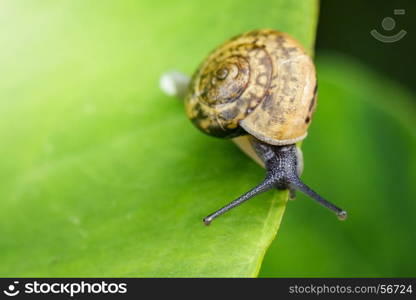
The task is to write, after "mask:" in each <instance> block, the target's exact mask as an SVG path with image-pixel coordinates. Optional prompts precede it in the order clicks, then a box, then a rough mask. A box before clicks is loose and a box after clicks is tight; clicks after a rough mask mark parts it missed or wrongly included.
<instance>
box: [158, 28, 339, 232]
mask: <svg viewBox="0 0 416 300" xmlns="http://www.w3.org/2000/svg"><path fill="white" fill-rule="evenodd" d="M161 88H162V89H163V90H164V91H165V92H166V93H167V94H170V95H177V96H181V97H184V99H185V101H184V102H185V111H186V114H187V116H188V118H189V119H190V120H191V121H192V123H193V124H194V125H195V126H196V127H197V128H198V129H200V130H201V131H202V132H204V133H206V134H208V135H211V136H214V137H219V138H233V140H234V141H235V142H236V143H237V145H238V146H240V148H241V149H242V150H243V151H244V152H246V153H247V154H248V155H249V156H250V157H252V158H253V159H255V160H256V161H257V162H258V163H259V164H261V165H262V166H264V167H265V169H266V176H265V179H264V180H263V181H262V182H261V183H260V184H258V185H257V186H255V187H254V188H252V189H251V190H249V191H248V192H247V193H245V194H243V195H242V196H240V197H238V198H237V199H235V200H234V201H232V202H230V203H229V204H227V205H226V206H224V207H222V208H221V209H219V210H217V211H215V212H214V213H212V214H210V215H208V216H207V217H205V218H204V219H203V222H204V223H205V224H206V225H209V224H210V223H211V222H212V220H214V219H215V218H217V217H218V216H220V215H222V214H224V213H225V212H227V211H229V210H230V209H232V208H234V207H236V206H238V205H240V204H241V203H243V202H245V201H247V200H249V199H250V198H252V197H254V196H256V195H258V194H260V193H263V192H265V191H267V190H270V189H272V188H277V189H279V190H289V197H290V198H291V199H294V198H295V190H299V191H301V192H303V193H304V194H306V195H308V196H310V197H311V198H312V199H314V200H316V201H317V202H318V203H320V204H321V205H323V206H324V207H326V208H328V209H330V210H332V211H333V212H335V213H336V214H337V216H338V218H339V219H341V220H344V219H346V217H347V213H346V211H344V210H343V209H341V208H339V207H337V206H336V205H334V204H332V203H331V202H328V201H327V200H325V199H324V198H322V197H321V196H320V195H319V194H317V193H316V192H314V191H313V190H312V189H311V188H310V187H308V186H307V185H306V184H304V183H303V182H302V181H301V179H300V175H301V173H302V170H303V156H302V152H301V150H300V148H299V147H297V143H299V142H301V141H302V140H303V139H304V138H305V137H306V135H307V129H308V127H309V125H310V123H311V121H312V115H313V113H314V111H315V107H316V100H317V80H316V72H315V66H314V63H313V61H312V59H311V58H310V57H309V56H308V54H307V53H306V51H305V50H304V49H303V47H302V46H301V44H300V43H299V42H297V41H296V40H295V39H294V38H293V37H291V36H289V35H288V34H286V33H283V32H279V31H275V30H272V29H262V30H254V31H250V32H247V33H244V34H241V35H239V36H236V37H234V38H232V39H230V40H229V41H227V42H225V43H224V44H222V45H221V46H219V47H218V48H217V49H215V50H214V51H213V52H212V53H211V54H210V55H209V56H208V57H207V58H206V59H205V60H204V61H203V62H202V64H201V65H200V66H199V68H198V69H197V71H196V72H195V73H194V75H193V76H192V78H191V79H189V78H188V77H187V76H185V75H183V74H181V73H178V72H170V73H166V74H165V75H163V76H162V78H161Z"/></svg>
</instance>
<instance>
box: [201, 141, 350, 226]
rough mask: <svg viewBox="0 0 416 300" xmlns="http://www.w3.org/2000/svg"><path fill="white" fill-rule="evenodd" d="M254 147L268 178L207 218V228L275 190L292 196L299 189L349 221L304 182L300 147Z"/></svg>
mask: <svg viewBox="0 0 416 300" xmlns="http://www.w3.org/2000/svg"><path fill="white" fill-rule="evenodd" d="M253 147H254V149H255V150H256V152H257V154H258V155H259V156H260V157H261V158H262V159H263V161H264V163H265V166H266V171H267V172H266V178H265V179H264V180H263V181H262V182H261V183H260V184H259V185H257V186H256V187H254V188H253V189H251V190H250V191H248V192H247V193H245V194H243V195H242V196H240V197H238V198H237V199H235V200H234V201H232V202H230V203H229V204H227V205H226V206H224V207H222V208H221V209H219V210H217V211H216V212H214V213H212V214H210V215H209V216H207V217H205V218H204V219H203V221H204V223H205V225H209V224H211V222H212V221H213V220H214V219H215V218H217V217H219V216H221V215H222V214H224V213H225V212H227V211H229V210H230V209H232V208H234V207H236V206H238V205H240V204H242V203H243V202H245V201H247V200H249V199H251V198H253V197H254V196H256V195H258V194H261V193H263V192H265V191H267V190H269V189H272V188H278V189H280V190H282V189H289V190H290V193H291V194H292V195H293V193H294V190H299V191H301V192H303V193H304V194H306V195H308V196H309V197H311V198H312V199H313V200H315V201H317V202H318V203H319V204H321V205H322V206H324V207H326V208H328V209H330V210H332V211H333V212H335V214H336V215H337V216H338V218H339V219H340V220H345V219H346V218H347V212H346V211H344V210H343V209H341V208H339V207H337V206H336V205H334V204H332V203H331V202H329V201H327V200H325V199H324V198H322V197H321V196H320V195H318V194H317V193H316V192H314V191H313V190H312V189H311V188H310V187H308V186H307V185H306V184H304V183H303V182H302V181H301V180H300V178H299V176H298V174H297V164H298V162H297V159H298V158H297V154H296V145H289V146H272V145H268V144H265V143H262V142H260V141H257V140H255V141H254V142H253Z"/></svg>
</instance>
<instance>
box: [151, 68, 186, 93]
mask: <svg viewBox="0 0 416 300" xmlns="http://www.w3.org/2000/svg"><path fill="white" fill-rule="evenodd" d="M189 81H190V78H189V76H187V75H185V74H183V73H180V72H178V71H169V72H166V73H164V74H163V75H162V76H161V77H160V82H159V85H160V89H161V90H162V91H163V92H164V93H165V94H166V95H168V96H175V97H179V98H183V97H185V94H186V91H187V89H188V85H189Z"/></svg>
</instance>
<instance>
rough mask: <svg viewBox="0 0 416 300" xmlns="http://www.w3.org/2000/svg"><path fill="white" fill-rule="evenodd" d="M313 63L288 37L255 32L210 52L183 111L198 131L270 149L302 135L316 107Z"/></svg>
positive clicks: (234, 39)
mask: <svg viewBox="0 0 416 300" xmlns="http://www.w3.org/2000/svg"><path fill="white" fill-rule="evenodd" d="M315 87H316V78H315V69H314V66H313V63H312V61H311V60H310V58H309V57H308V56H307V54H306V53H305V51H304V50H303V48H302V47H301V46H300V45H299V44H298V43H297V42H296V41H295V40H294V39H293V38H291V37H290V36H288V35H286V34H284V33H281V32H278V31H274V30H267V29H266V30H257V31H251V32H248V33H245V34H242V35H240V36H237V37H235V38H233V39H231V40H230V41H228V42H226V43H224V44H223V45H221V46H220V47H218V48H217V49H216V50H214V51H213V52H212V53H211V54H210V55H209V57H208V58H207V59H206V60H205V61H204V62H203V63H202V64H201V66H200V67H199V69H198V70H197V71H196V73H195V74H194V76H193V77H192V81H191V85H190V89H189V93H188V95H187V97H186V99H185V108H186V112H187V115H188V117H189V118H190V119H191V121H192V122H193V123H194V124H195V125H196V126H197V127H198V128H199V129H201V130H202V131H203V132H205V133H207V134H209V135H213V136H217V137H225V138H229V137H235V136H238V135H243V134H247V133H249V134H252V135H253V136H255V137H256V138H258V139H260V140H263V141H265V142H268V143H270V144H275V145H282V144H289V143H293V142H296V141H298V140H300V139H302V138H304V137H305V136H306V129H307V127H308V126H309V123H310V121H311V117H312V113H313V111H314V108H315V104H316V101H315V100H316V88H315Z"/></svg>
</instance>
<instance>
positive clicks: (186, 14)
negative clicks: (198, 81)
mask: <svg viewBox="0 0 416 300" xmlns="http://www.w3.org/2000/svg"><path fill="white" fill-rule="evenodd" d="M1 6H2V8H1V10H0V20H1V26H0V46H1V49H2V51H1V54H0V65H1V71H2V75H3V76H2V80H1V81H0V139H1V141H2V147H1V148H0V164H1V166H2V167H1V169H0V196H1V202H0V236H1V239H0V260H1V263H0V275H2V276H227V277H228V276H256V275H257V272H258V270H259V267H260V263H261V261H262V258H263V256H264V253H265V251H266V249H267V247H268V246H269V244H270V243H271V241H272V239H273V238H274V236H275V234H276V232H277V229H278V227H279V223H280V220H281V218H282V214H283V211H284V206H285V199H286V196H287V195H286V193H280V194H279V193H278V192H277V191H275V192H269V193H266V194H264V195H262V196H260V197H257V198H256V199H253V200H251V201H249V202H248V203H247V204H244V205H243V206H242V207H240V208H238V209H236V210H234V211H232V212H230V213H229V214H227V215H226V216H224V217H222V218H221V219H219V220H218V221H217V222H215V224H213V225H212V226H211V227H204V226H203V225H202V222H201V219H202V217H204V216H205V215H207V214H208V213H211V212H212V211H213V210H215V209H217V208H219V207H221V206H222V205H224V204H226V203H227V202H229V201H231V200H232V199H233V198H235V197H237V196H238V195H240V194H241V193H243V192H245V191H246V190H248V189H249V188H250V187H252V186H253V185H254V184H256V183H257V182H259V181H260V180H261V179H262V178H263V172H264V171H263V170H262V169H261V168H260V167H258V166H257V165H256V164H255V163H254V162H252V161H250V160H249V159H248V158H247V157H245V155H243V154H242V153H241V152H240V151H239V150H238V149H237V148H236V147H235V146H234V145H233V144H232V143H231V142H230V141H225V140H219V139H214V138H210V137H208V136H204V135H202V134H201V133H199V132H198V131H197V130H196V129H195V128H194V127H193V126H192V125H191V123H190V122H189V121H188V120H187V119H186V117H185V114H184V112H183V107H182V105H181V103H179V102H177V101H174V100H172V99H170V98H168V97H166V96H164V95H163V94H162V93H161V91H160V90H159V88H158V80H159V76H160V75H161V74H162V73H163V72H165V71H166V70H170V69H178V70H181V71H184V72H187V73H189V74H190V73H191V72H192V71H193V70H194V69H195V68H196V66H197V65H198V64H199V63H200V61H201V60H202V59H203V58H204V57H205V56H206V55H207V54H208V53H209V51H211V50H212V49H213V48H214V47H215V46H217V45H218V44H219V43H221V42H223V41H224V40H226V39H228V38H230V37H232V36H234V35H236V34H238V33H241V32H244V31H247V30H251V29H254V28H265V27H269V28H276V29H279V30H282V31H286V32H288V33H290V34H292V35H293V36H294V37H296V38H297V39H299V40H300V41H301V43H302V44H303V45H305V47H306V48H307V49H309V50H310V51H311V52H312V48H313V42H314V36H315V27H316V19H317V3H316V1H295V0H292V1H287V0H285V1H283V0H280V1H277V0H262V1H237V0H230V1H224V0H217V1H209V2H206V1H205V2H199V1H185V0H184V1H167V0H166V1H101V0H100V1H98V0H96V1H82V0H79V1H73V0H68V1H42V2H41V3H40V2H39V1H25V4H24V5H21V3H18V2H16V1H12V0H9V1H2V5H1Z"/></svg>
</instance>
